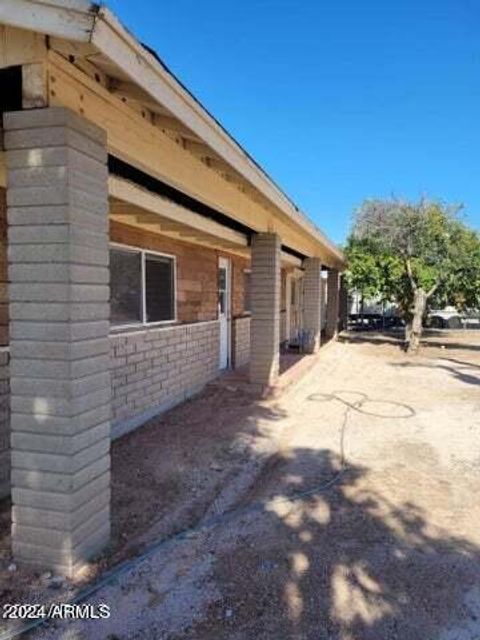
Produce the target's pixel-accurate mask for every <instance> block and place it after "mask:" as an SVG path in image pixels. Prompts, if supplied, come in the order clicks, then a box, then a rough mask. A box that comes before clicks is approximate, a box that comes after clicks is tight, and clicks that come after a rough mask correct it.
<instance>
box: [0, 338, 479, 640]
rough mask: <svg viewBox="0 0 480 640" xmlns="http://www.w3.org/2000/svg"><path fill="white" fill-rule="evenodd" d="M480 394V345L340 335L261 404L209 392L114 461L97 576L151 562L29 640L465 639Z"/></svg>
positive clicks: (475, 542) (474, 609)
mask: <svg viewBox="0 0 480 640" xmlns="http://www.w3.org/2000/svg"><path fill="white" fill-rule="evenodd" d="M479 392H480V332H478V337H477V336H476V335H475V333H473V332H471V333H461V332H459V333H458V334H457V333H449V334H448V337H447V335H446V334H443V333H438V334H432V335H431V336H429V338H428V339H427V341H426V344H425V346H424V347H423V348H422V351H421V353H420V354H419V355H418V356H416V357H410V356H407V355H405V354H404V353H403V351H401V350H400V348H399V346H398V344H397V343H396V341H395V340H394V339H391V338H385V337H383V336H376V335H373V334H372V335H361V334H357V335H353V336H349V338H348V339H347V340H346V341H343V342H339V343H333V344H330V345H328V347H327V348H325V349H324V350H322V351H321V353H320V355H319V357H318V358H317V360H316V362H315V365H314V366H313V367H312V368H311V369H310V371H309V372H308V373H307V374H306V375H305V377H304V378H303V379H302V380H301V381H300V382H299V383H298V384H297V385H296V386H294V387H292V388H291V389H290V390H288V391H287V392H285V393H284V394H283V395H282V396H281V397H279V398H276V399H274V400H269V401H257V400H255V399H254V398H253V397H252V396H251V395H250V394H249V393H248V391H247V389H246V388H245V387H244V386H243V385H242V384H237V383H235V381H234V380H232V382H231V383H228V384H225V383H223V384H220V385H212V386H210V387H209V388H208V389H207V390H206V391H205V392H204V393H203V394H202V395H200V396H199V397H197V398H196V399H194V400H192V401H190V402H189V403H187V404H186V405H184V406H183V407H180V408H178V409H176V410H175V411H172V412H170V413H169V414H167V415H166V416H164V417H163V418H162V419H159V420H156V421H152V422H151V423H150V424H149V425H147V426H145V427H143V428H142V429H140V430H139V431H137V432H136V433H134V434H131V435H130V436H128V437H126V438H124V439H122V440H121V441H119V442H118V443H116V444H115V445H114V450H113V530H114V541H113V544H112V547H111V549H110V550H109V551H108V553H107V554H106V555H105V557H104V558H103V559H102V560H101V561H100V563H98V564H97V565H95V568H93V567H92V571H93V573H94V572H95V571H97V572H100V571H103V570H105V569H108V567H111V566H113V565H115V564H117V563H118V562H119V561H121V560H123V559H124V558H128V557H130V558H133V557H134V556H135V555H136V554H137V553H139V552H141V551H142V550H145V549H147V550H149V551H148V553H147V554H146V555H145V556H144V557H143V558H139V559H138V561H136V562H134V563H133V564H132V565H127V566H125V567H124V569H123V571H122V572H121V573H119V574H118V575H117V576H116V577H115V579H114V580H111V581H109V582H108V583H107V584H105V585H104V586H103V587H102V588H101V589H99V590H97V591H96V592H95V593H94V594H93V595H91V596H90V597H89V598H87V600H86V602H87V603H91V604H96V603H106V604H109V605H110V607H111V617H110V618H109V619H108V620H102V621H100V620H91V621H85V620H83V621H71V620H70V621H67V622H64V623H59V622H56V623H50V624H49V626H44V627H42V628H41V629H39V630H37V631H35V632H34V634H33V637H36V638H42V639H54V638H55V639H57V638H60V639H65V640H67V639H75V640H83V639H85V640H87V639H89V640H90V639H92V640H95V639H109V640H124V639H125V640H126V639H137V638H138V639H140V638H142V639H161V640H210V639H215V640H222V639H225V640H226V639H227V638H228V639H229V640H250V639H255V640H264V639H265V640H266V639H272V640H287V639H288V640H290V639H291V640H322V639H325V640H390V639H392V640H393V639H398V640H478V639H479V638H480V500H479V499H478V495H479V490H480V450H479V444H480V438H479V436H480V393H479ZM185 530H187V531H188V533H187V534H186V535H180V536H178V535H177V536H176V535H175V534H176V533H177V532H180V531H185ZM153 540H163V541H164V542H162V543H161V544H158V545H157V546H155V547H153V548H152V547H149V545H150V544H151V542H152V541H153ZM92 575H93V574H92ZM36 579H38V580H41V577H39V576H37V578H36ZM8 580H9V584H10V585H13V584H14V582H15V578H14V576H13V575H12V576H10V578H8ZM67 587H68V588H67ZM6 588H8V585H7V587H6ZM11 588H13V586H12V587H11ZM76 589H78V585H75V584H69V585H66V591H65V592H64V593H70V594H73V593H75V590H76ZM47 591H48V588H47ZM50 591H51V590H50ZM42 593H44V592H42ZM62 593H63V592H62ZM49 597H50V598H53V599H55V597H58V594H57V596H55V594H52V593H51V592H50V595H49Z"/></svg>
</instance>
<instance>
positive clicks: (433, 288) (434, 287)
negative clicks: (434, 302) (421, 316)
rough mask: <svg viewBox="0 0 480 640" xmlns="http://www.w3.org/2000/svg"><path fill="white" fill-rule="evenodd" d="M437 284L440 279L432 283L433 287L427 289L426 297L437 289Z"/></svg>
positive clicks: (438, 284)
mask: <svg viewBox="0 0 480 640" xmlns="http://www.w3.org/2000/svg"><path fill="white" fill-rule="evenodd" d="M439 286H440V280H437V281H436V282H435V284H434V285H433V287H432V288H431V289H430V290H429V291H427V294H426V296H427V298H430V296H433V294H434V293H435V291H436V290H437V289H438V287H439Z"/></svg>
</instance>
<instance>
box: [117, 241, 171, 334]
mask: <svg viewBox="0 0 480 640" xmlns="http://www.w3.org/2000/svg"><path fill="white" fill-rule="evenodd" d="M108 248H109V250H110V249H119V250H123V251H128V252H130V253H139V254H140V287H141V291H140V298H141V301H142V309H141V315H142V319H141V321H140V322H127V323H124V324H112V322H111V321H110V331H120V330H122V329H132V328H138V327H161V326H162V325H166V324H175V323H177V322H178V309H177V307H178V305H177V256H175V255H173V254H171V253H164V252H162V251H155V250H152V249H144V248H142V247H136V246H135V245H131V244H122V243H120V242H109V244H108ZM147 254H150V255H154V256H160V257H161V258H169V259H171V260H172V264H173V318H172V319H171V320H154V321H153V322H147V319H146V318H147V287H146V269H145V263H146V258H145V256H146V255H147Z"/></svg>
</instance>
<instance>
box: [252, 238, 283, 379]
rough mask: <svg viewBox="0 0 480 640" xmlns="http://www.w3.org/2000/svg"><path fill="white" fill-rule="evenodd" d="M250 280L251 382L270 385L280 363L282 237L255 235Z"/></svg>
mask: <svg viewBox="0 0 480 640" xmlns="http://www.w3.org/2000/svg"><path fill="white" fill-rule="evenodd" d="M251 282H252V284H251V307H252V320H251V326H250V332H251V333H250V382H251V383H252V384H255V385H258V386H261V387H267V386H269V385H271V384H273V383H274V382H275V381H276V379H277V377H278V372H279V364H280V363H279V359H280V324H279V320H280V238H279V237H278V236H277V235H276V234H274V233H260V234H257V235H255V236H254V237H253V240H252V280H251Z"/></svg>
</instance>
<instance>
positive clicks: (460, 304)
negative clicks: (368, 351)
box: [346, 199, 480, 351]
mask: <svg viewBox="0 0 480 640" xmlns="http://www.w3.org/2000/svg"><path fill="white" fill-rule="evenodd" d="M459 211H460V207H452V206H447V205H444V204H443V203H440V202H437V201H431V200H426V199H422V200H420V201H419V202H415V203H412V202H404V201H399V200H393V199H392V200H367V201H366V202H364V204H363V205H362V206H361V207H360V209H358V211H357V212H356V215H355V219H354V224H353V229H352V233H351V235H350V237H349V239H348V242H347V247H346V255H347V260H348V270H347V273H346V280H347V283H348V286H349V288H350V289H351V290H356V291H358V292H360V294H361V295H362V296H364V297H365V298H372V297H378V298H380V299H381V300H384V301H387V300H389V301H392V302H395V303H396V304H397V305H398V308H399V310H400V312H401V314H402V315H403V317H404V319H405V321H406V326H407V330H406V341H407V344H408V347H409V349H410V350H412V351H415V350H416V349H417V348H418V344H419V340H420V336H421V331H422V319H423V317H424V315H425V313H426V311H427V308H428V306H431V305H435V306H444V305H446V304H452V305H455V306H456V307H457V308H458V309H465V308H473V307H478V306H480V237H479V234H478V233H477V232H475V231H473V230H472V229H470V228H468V227H467V226H466V225H465V224H464V223H463V222H462V221H461V220H460V218H459Z"/></svg>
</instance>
